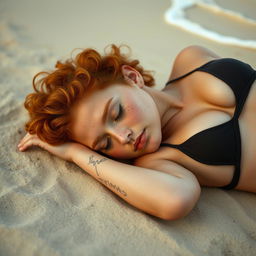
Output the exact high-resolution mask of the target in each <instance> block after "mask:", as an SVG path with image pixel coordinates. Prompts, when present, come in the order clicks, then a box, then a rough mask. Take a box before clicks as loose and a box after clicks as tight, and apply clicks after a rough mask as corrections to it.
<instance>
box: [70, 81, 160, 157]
mask: <svg viewBox="0 0 256 256" xmlns="http://www.w3.org/2000/svg"><path fill="white" fill-rule="evenodd" d="M72 116H73V122H72V124H71V131H72V137H73V139H74V140H75V141H77V142H79V143H81V144H84V145H86V146H88V147H90V148H91V149H93V150H95V151H100V152H102V153H104V154H107V155H109V156H112V157H114V158H119V159H132V158H136V157H139V156H141V155H144V154H147V153H151V152H154V151H156V150H157V149H158V148H159V145H160V143H161V139H162V134H161V121H160V115H159V112H158V110H157V107H156V104H155V102H154V100H153V99H152V97H151V96H150V95H149V93H148V92H146V91H145V90H144V89H143V88H141V87H140V86H138V85H137V84H136V83H134V84H133V85H127V84H114V85H110V86H108V87H106V88H104V89H92V90H91V91H90V92H89V93H88V94H87V95H86V96H85V97H84V98H83V99H81V100H80V101H79V102H78V104H77V105H76V106H75V107H74V108H73V111H72Z"/></svg>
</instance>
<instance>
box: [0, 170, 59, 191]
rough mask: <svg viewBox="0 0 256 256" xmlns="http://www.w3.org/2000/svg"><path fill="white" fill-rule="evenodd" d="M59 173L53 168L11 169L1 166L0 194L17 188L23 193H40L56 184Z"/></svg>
mask: <svg viewBox="0 0 256 256" xmlns="http://www.w3.org/2000/svg"><path fill="white" fill-rule="evenodd" d="M57 176H58V174H57V173H56V172H54V171H52V170H47V169H44V168H43V167H37V168H33V169H31V168H23V169H20V170H15V171H13V170H10V169H9V168H3V167H1V168H0V196H1V195H2V196H3V195H5V194H7V193H9V192H10V191H13V190H15V191H16V192H19V193H21V194H28V195H33V196H35V195H40V194H43V193H46V192H47V191H49V190H50V189H51V188H52V187H53V186H55V185H56V180H57Z"/></svg>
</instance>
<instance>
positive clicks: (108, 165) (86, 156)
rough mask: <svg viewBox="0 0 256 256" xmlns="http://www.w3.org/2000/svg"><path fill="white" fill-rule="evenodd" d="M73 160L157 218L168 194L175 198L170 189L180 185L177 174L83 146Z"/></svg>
mask: <svg viewBox="0 0 256 256" xmlns="http://www.w3.org/2000/svg"><path fill="white" fill-rule="evenodd" d="M72 160H73V162H74V163H75V164H77V165H78V166H79V167H81V168H82V169H84V170H85V171H86V172H87V173H89V174H90V175H91V176H93V177H94V178H95V179H97V180H98V181H99V182H101V183H102V184H103V185H105V186H106V187H108V188H109V189H110V190H112V191H113V192H114V193H115V194H117V195H118V196H120V197H121V198H123V199H124V200H125V201H127V202H128V203H130V204H131V205H133V206H135V207H136V208H138V209H141V210H142V211H145V212H147V213H149V214H152V215H154V216H157V217H160V218H166V216H165V214H166V211H165V204H166V203H167V202H169V201H170V198H172V197H173V200H176V198H175V195H174V194H173V193H172V194H171V191H175V190H176V191H177V190H179V189H180V188H179V186H180V185H179V184H180V182H181V179H180V178H178V177H174V176H172V175H170V174H167V173H163V172H160V171H156V170H152V169H147V168H142V167H137V166H133V165H128V164H124V163H120V162H118V161H115V160H112V159H109V158H107V157H104V156H102V155H100V154H98V153H96V152H94V151H92V150H90V149H88V148H85V147H80V148H79V149H78V150H76V151H75V152H74V154H73V156H72ZM175 188H177V189H175ZM174 203H175V202H174ZM174 211H175V210H174Z"/></svg>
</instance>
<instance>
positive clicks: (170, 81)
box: [165, 59, 216, 86]
mask: <svg viewBox="0 0 256 256" xmlns="http://www.w3.org/2000/svg"><path fill="white" fill-rule="evenodd" d="M215 60H216V59H214V60H210V61H208V62H206V63H205V64H203V65H201V66H200V67H197V68H195V69H193V70H191V71H189V72H188V73H186V74H184V75H182V76H179V77H176V78H174V79H171V80H169V81H168V82H167V83H166V84H165V86H167V85H168V84H170V83H173V82H175V81H177V80H180V79H182V78H184V77H186V76H188V75H190V74H192V73H194V72H195V71H198V70H200V69H202V68H203V67H204V66H206V65H207V64H209V63H210V62H213V61H215Z"/></svg>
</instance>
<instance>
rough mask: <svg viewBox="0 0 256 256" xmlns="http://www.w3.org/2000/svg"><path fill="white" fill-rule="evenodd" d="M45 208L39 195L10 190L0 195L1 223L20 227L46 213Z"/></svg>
mask: <svg viewBox="0 0 256 256" xmlns="http://www.w3.org/2000/svg"><path fill="white" fill-rule="evenodd" d="M44 212H45V208H43V206H42V204H41V203H40V201H39V198H37V197H34V198H32V197H28V196H26V195H23V194H19V193H16V192H10V193H8V194H6V195H4V196H2V197H0V224H1V225H3V226H7V227H20V226H25V225H28V224H31V223H33V222H35V221H36V220H37V219H39V218H41V216H42V215H43V214H44Z"/></svg>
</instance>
